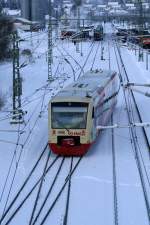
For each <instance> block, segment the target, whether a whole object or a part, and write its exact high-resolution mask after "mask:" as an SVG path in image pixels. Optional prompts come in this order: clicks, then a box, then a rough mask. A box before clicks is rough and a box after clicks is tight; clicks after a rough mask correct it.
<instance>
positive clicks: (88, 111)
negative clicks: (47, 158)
mask: <svg viewBox="0 0 150 225" xmlns="http://www.w3.org/2000/svg"><path fill="white" fill-rule="evenodd" d="M117 93H118V77H117V74H116V72H113V71H98V70H96V71H88V72H87V73H85V74H84V75H83V76H82V77H81V78H80V79H78V80H77V81H76V82H74V83H72V84H71V85H69V86H68V87H66V88H65V89H64V90H62V91H60V92H59V93H58V94H57V95H56V96H55V97H54V98H53V99H52V100H51V101H50V102H49V146H50V148H51V149H52V151H53V152H54V153H56V154H59V155H66V156H71V155H74V156H79V155H83V154H85V153H86V152H87V151H88V149H89V147H90V146H91V144H92V143H93V142H94V141H95V139H96V137H97V136H98V134H99V132H100V131H97V129H96V127H97V126H98V125H106V123H107V121H108V120H109V118H110V115H111V113H112V112H113V109H114V107H115V105H116V102H117Z"/></svg>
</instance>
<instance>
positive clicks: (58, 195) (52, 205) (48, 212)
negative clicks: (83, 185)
mask: <svg viewBox="0 0 150 225" xmlns="http://www.w3.org/2000/svg"><path fill="white" fill-rule="evenodd" d="M82 158H83V156H82V157H80V158H79V159H78V161H77V163H76V164H75V166H74V168H73V169H72V171H71V173H70V172H69V174H68V176H67V177H66V179H65V182H64V184H63V186H62V187H61V189H60V191H59V192H58V194H57V196H56V198H55V200H54V201H53V203H52V204H51V206H50V207H49V209H48V210H47V212H46V214H45V216H44V217H43V219H42V221H41V222H40V224H39V225H44V224H45V221H46V220H47V218H48V216H49V215H50V213H51V211H52V210H53V208H54V206H55V204H56V203H57V201H58V199H59V198H60V196H61V194H62V192H63V191H64V189H65V187H66V185H67V183H68V182H69V180H70V179H71V177H72V175H73V174H74V172H75V170H76V169H77V167H78V166H79V163H80V162H81V160H82Z"/></svg>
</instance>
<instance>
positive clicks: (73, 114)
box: [51, 103, 88, 129]
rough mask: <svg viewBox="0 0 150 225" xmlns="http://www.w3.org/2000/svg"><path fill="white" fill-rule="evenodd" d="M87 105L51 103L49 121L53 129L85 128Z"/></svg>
mask: <svg viewBox="0 0 150 225" xmlns="http://www.w3.org/2000/svg"><path fill="white" fill-rule="evenodd" d="M87 112H88V105H87V104H86V105H85V104H83V105H82V104H81V103H80V104H79V105H78V104H77V103H76V104H75V103H70V105H69V103H68V105H67V103H66V104H64V105H63V104H62V103H61V104H60V105H59V104H58V103H57V104H55V103H54V104H52V114H51V123H52V128H53V129H65V128H67V129H86V122H87Z"/></svg>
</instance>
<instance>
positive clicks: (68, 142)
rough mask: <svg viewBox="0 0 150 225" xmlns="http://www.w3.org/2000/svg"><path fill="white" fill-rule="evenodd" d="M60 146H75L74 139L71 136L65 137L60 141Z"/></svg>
mask: <svg viewBox="0 0 150 225" xmlns="http://www.w3.org/2000/svg"><path fill="white" fill-rule="evenodd" d="M61 146H64V147H67V146H75V141H74V139H73V138H65V139H63V140H62V141H61Z"/></svg>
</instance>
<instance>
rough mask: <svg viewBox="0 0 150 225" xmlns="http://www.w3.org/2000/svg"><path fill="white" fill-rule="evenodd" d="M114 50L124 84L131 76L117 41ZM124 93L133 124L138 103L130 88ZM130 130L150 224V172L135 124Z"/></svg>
mask: <svg viewBox="0 0 150 225" xmlns="http://www.w3.org/2000/svg"><path fill="white" fill-rule="evenodd" d="M114 50H115V56H116V61H117V65H118V70H119V73H120V75H119V78H120V83H121V84H122V86H123V85H124V84H125V82H128V81H129V77H128V74H127V71H126V68H125V65H124V63H123V59H122V55H121V52H120V49H119V47H118V45H117V43H115V46H114ZM121 68H122V70H121ZM123 95H124V99H125V104H126V109H127V117H128V121H129V124H130V125H132V124H133V123H134V113H133V108H132V104H133V103H134V107H135V109H136V112H137V114H138V116H139V115H140V114H139V110H138V106H137V103H136V101H135V98H134V95H133V93H132V91H130V90H128V91H127V90H125V89H124V88H123ZM140 119H141V117H140V116H139V121H140V122H142V120H140ZM129 132H130V141H131V146H132V148H133V154H134V158H135V162H136V166H137V170H138V173H139V178H140V182H141V187H142V192H143V197H144V201H145V208H146V212H147V219H148V223H149V224H150V213H149V212H150V202H149V201H150V200H149V194H148V189H147V187H149V188H150V181H149V176H148V172H147V170H146V167H145V164H144V161H143V157H142V154H141V150H140V145H139V143H138V139H137V134H136V128H135V127H133V126H130V127H129ZM143 134H144V138H145V142H146V145H147V147H148V150H149V143H148V140H147V139H148V137H147V135H146V134H145V132H144V131H143Z"/></svg>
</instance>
